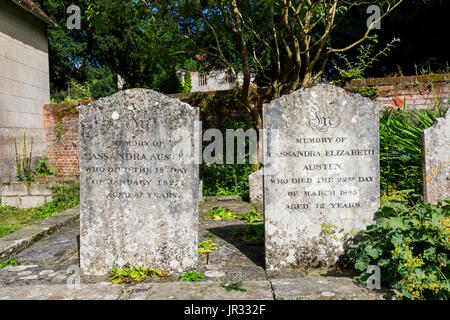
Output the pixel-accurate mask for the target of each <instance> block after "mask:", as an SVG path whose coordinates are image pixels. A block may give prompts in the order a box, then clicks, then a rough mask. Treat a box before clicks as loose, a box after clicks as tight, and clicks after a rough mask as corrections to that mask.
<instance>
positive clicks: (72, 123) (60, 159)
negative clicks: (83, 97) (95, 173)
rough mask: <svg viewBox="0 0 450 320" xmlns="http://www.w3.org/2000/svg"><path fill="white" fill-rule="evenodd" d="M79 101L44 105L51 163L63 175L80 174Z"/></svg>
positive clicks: (82, 102) (85, 102) (81, 102)
mask: <svg viewBox="0 0 450 320" xmlns="http://www.w3.org/2000/svg"><path fill="white" fill-rule="evenodd" d="M87 103H89V101H80V102H79V103H58V104H47V105H44V128H45V134H46V137H47V154H48V157H49V160H50V165H51V166H54V167H56V168H57V169H58V173H60V174H62V175H74V174H75V175H78V173H79V167H78V156H79V148H78V132H79V124H78V109H77V106H78V105H79V104H83V105H85V104H87Z"/></svg>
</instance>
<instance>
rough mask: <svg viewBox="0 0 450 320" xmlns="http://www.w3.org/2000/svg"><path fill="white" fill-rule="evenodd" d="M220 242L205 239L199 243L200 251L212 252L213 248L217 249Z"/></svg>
mask: <svg viewBox="0 0 450 320" xmlns="http://www.w3.org/2000/svg"><path fill="white" fill-rule="evenodd" d="M218 245H219V244H217V243H214V242H213V241H212V240H205V241H202V242H199V244H198V253H200V254H210V253H211V252H212V250H217V249H218V247H217V246H218Z"/></svg>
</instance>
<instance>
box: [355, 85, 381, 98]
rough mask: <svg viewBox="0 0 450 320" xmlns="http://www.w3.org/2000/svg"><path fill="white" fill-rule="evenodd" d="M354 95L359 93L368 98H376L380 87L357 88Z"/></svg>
mask: <svg viewBox="0 0 450 320" xmlns="http://www.w3.org/2000/svg"><path fill="white" fill-rule="evenodd" d="M353 93H358V94H360V95H362V96H363V97H367V98H374V97H375V96H376V95H377V94H378V86H371V87H363V88H357V89H354V90H353Z"/></svg>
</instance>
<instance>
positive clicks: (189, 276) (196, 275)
mask: <svg viewBox="0 0 450 320" xmlns="http://www.w3.org/2000/svg"><path fill="white" fill-rule="evenodd" d="M203 278H205V275H204V274H203V272H195V271H189V272H185V273H183V274H182V275H181V276H180V281H181V282H195V281H200V280H202V279H203Z"/></svg>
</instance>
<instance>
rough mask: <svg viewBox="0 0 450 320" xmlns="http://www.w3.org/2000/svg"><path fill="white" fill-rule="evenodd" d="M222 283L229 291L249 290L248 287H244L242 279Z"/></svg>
mask: <svg viewBox="0 0 450 320" xmlns="http://www.w3.org/2000/svg"><path fill="white" fill-rule="evenodd" d="M220 285H221V287H222V288H225V289H226V290H227V291H228V292H230V291H231V290H235V291H242V292H245V291H247V289H245V288H243V287H242V281H238V282H233V283H223V282H222V283H221V284H220Z"/></svg>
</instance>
